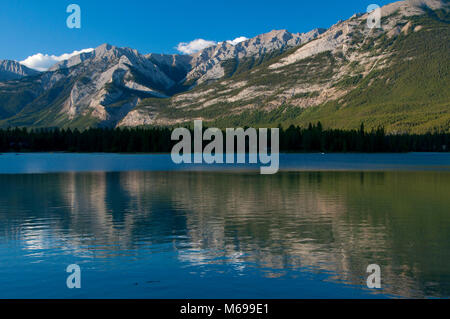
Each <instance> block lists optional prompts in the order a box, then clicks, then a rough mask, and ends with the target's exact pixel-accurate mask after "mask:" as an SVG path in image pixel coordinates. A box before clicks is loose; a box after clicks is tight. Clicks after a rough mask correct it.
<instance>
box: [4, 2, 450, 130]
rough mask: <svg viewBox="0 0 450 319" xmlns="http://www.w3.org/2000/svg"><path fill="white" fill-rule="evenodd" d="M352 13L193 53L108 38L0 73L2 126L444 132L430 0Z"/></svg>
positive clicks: (437, 9) (444, 9)
mask: <svg viewBox="0 0 450 319" xmlns="http://www.w3.org/2000/svg"><path fill="white" fill-rule="evenodd" d="M368 17H369V16H368V14H359V15H358V14H356V15H354V16H352V17H351V18H350V19H348V20H346V21H341V22H339V23H337V24H336V25H334V26H332V27H331V28H330V29H328V30H323V29H316V30H313V31H311V32H308V33H304V34H295V33H290V32H288V31H286V30H278V31H271V32H269V33H266V34H262V35H259V36H257V37H255V38H252V39H249V40H247V41H243V42H240V43H238V44H236V45H232V44H230V43H228V42H222V43H218V44H217V45H215V46H212V47H208V48H206V49H204V50H202V51H200V52H197V53H194V54H192V55H164V54H147V55H142V54H140V53H139V52H137V51H136V50H132V49H129V48H118V47H115V46H111V45H108V44H104V45H102V46H99V47H98V48H96V49H95V50H94V51H92V52H89V53H83V54H81V55H78V56H74V57H72V58H71V59H69V60H66V61H62V62H60V63H58V64H57V65H55V66H53V67H52V68H51V69H50V70H49V71H48V72H44V73H41V74H38V75H36V76H33V77H24V78H22V79H18V80H14V81H8V82H0V126H2V127H8V126H26V127H51V126H59V127H77V128H86V127H89V126H97V127H98V126H100V127H115V126H142V125H175V124H183V123H190V122H192V120H193V119H203V120H205V121H207V122H208V123H209V124H210V125H218V126H222V127H224V126H229V125H231V126H238V125H240V126H248V125H253V126H273V125H277V124H278V123H281V124H283V125H290V124H295V125H297V124H300V125H308V123H309V122H316V121H319V120H320V121H322V123H323V124H324V125H325V126H328V127H337V128H356V127H359V125H360V124H361V122H364V123H365V125H366V127H368V128H375V127H377V126H379V125H383V126H385V128H386V129H387V130H388V131H389V132H394V133H395V132H426V131H433V130H444V131H448V130H449V129H450V122H449V106H450V105H449V101H450V97H449V90H448V87H450V83H449V72H448V71H449V62H448V61H449V59H448V56H449V53H450V48H449V43H450V41H449V40H450V39H449V32H450V27H449V22H450V19H449V14H448V5H446V4H444V2H442V1H439V0H422V1H415V0H409V1H401V2H395V3H392V4H390V5H387V6H385V7H383V8H382V17H383V18H382V21H381V28H380V29H369V28H368V27H367V19H368Z"/></svg>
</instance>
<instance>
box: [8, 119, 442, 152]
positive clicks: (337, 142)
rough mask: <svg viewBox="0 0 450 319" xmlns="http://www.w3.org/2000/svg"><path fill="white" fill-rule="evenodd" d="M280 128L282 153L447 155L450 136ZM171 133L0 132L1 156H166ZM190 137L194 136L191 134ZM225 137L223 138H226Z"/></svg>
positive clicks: (119, 130)
mask: <svg viewBox="0 0 450 319" xmlns="http://www.w3.org/2000/svg"><path fill="white" fill-rule="evenodd" d="M279 129H280V151H281V152H367V153H372V152H393V153H396V152H446V151H449V150H450V134H448V133H427V134H396V135H393V134H386V132H385V130H384V129H383V128H382V127H380V128H378V129H374V130H370V131H366V130H365V129H364V125H363V124H362V125H361V127H360V129H358V130H341V129H323V127H322V125H321V123H320V122H318V123H317V124H314V125H313V124H309V126H308V127H306V128H302V127H299V126H293V125H292V126H290V127H289V128H287V129H284V128H282V127H281V126H279ZM171 133H172V129H171V128H168V127H152V128H114V129H108V128H90V129H87V130H83V131H80V130H78V129H70V128H68V129H58V128H52V129H26V128H14V129H0V152H106V153H112V152H117V153H123V152H129V153H140V152H144V153H156V152H160V153H167V152H170V151H171V149H172V147H173V145H174V144H175V143H177V142H178V141H172V140H171ZM191 134H193V132H192V131H191ZM224 136H225V134H224Z"/></svg>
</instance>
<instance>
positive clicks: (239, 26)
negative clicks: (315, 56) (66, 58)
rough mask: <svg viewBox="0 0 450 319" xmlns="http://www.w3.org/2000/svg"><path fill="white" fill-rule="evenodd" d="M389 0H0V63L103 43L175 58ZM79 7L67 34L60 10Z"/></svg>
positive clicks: (301, 28)
mask: <svg viewBox="0 0 450 319" xmlns="http://www.w3.org/2000/svg"><path fill="white" fill-rule="evenodd" d="M390 2H393V0H388V1H381V0H369V1H365V0H346V1H337V0H322V1H314V0H312V1H311V0H310V1H299V0H297V1H293V0H275V1H274V0H271V1H266V0H258V1H243V0H238V1H237V0H226V1H212V0H208V1H206V0H197V1H192V0H191V1H186V0H185V1H179V0H169V1H167V0H166V1H162V0H160V1H153V0H140V1H137V0H128V1H123V0H122V1H118V0H109V1H104V0H71V1H65V0H42V1H36V0H26V1H23V0H0V39H1V42H2V43H1V44H0V59H12V60H18V61H20V60H23V59H25V58H26V57H28V56H30V55H33V54H36V53H38V52H40V53H44V54H54V55H60V54H63V53H70V52H72V51H74V50H80V49H84V48H93V47H96V46H98V45H100V44H102V43H105V42H108V43H110V44H113V45H117V46H127V47H132V48H134V49H137V50H138V51H139V52H141V53H150V52H155V53H175V52H176V49H175V48H176V46H177V44H178V43H180V42H189V41H192V40H194V39H198V38H202V39H206V40H213V41H224V40H232V39H235V38H237V37H240V36H246V37H249V38H250V37H253V36H255V35H257V34H260V33H265V32H269V31H271V30H273V29H287V30H289V31H291V32H307V31H309V30H311V29H313V28H316V27H324V28H327V27H329V26H331V25H333V24H334V23H336V22H337V21H338V20H340V19H346V18H349V17H350V16H351V15H352V14H353V13H356V12H365V11H366V8H367V6H368V5H369V4H371V3H376V4H378V5H380V6H382V5H385V4H387V3H390ZM71 3H75V4H78V5H79V6H80V7H81V29H69V28H67V26H66V19H67V17H68V16H69V14H68V13H66V8H67V6H68V5H69V4H71Z"/></svg>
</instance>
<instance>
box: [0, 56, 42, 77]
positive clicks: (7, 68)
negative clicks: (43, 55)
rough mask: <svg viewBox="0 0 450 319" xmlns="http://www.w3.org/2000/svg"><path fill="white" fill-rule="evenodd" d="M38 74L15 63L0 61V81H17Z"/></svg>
mask: <svg viewBox="0 0 450 319" xmlns="http://www.w3.org/2000/svg"><path fill="white" fill-rule="evenodd" d="M39 73H40V72H39V71H35V70H32V69H30V68H28V67H26V66H25V65H22V64H20V63H19V62H16V61H11V60H0V81H9V80H18V79H21V78H23V77H25V76H29V75H37V74H39Z"/></svg>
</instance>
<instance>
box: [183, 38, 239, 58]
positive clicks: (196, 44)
mask: <svg viewBox="0 0 450 319" xmlns="http://www.w3.org/2000/svg"><path fill="white" fill-rule="evenodd" d="M246 40H248V38H247V37H238V38H236V39H234V40H227V41H226V42H227V43H229V44H231V45H236V44H238V43H240V42H243V41H246ZM220 43H223V42H216V41H211V40H204V39H195V40H193V41H191V42H181V43H179V44H178V45H177V48H176V49H177V50H178V51H180V52H181V53H184V54H192V53H195V52H198V51H201V50H203V49H206V48H208V47H210V46H213V45H217V44H220Z"/></svg>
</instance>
